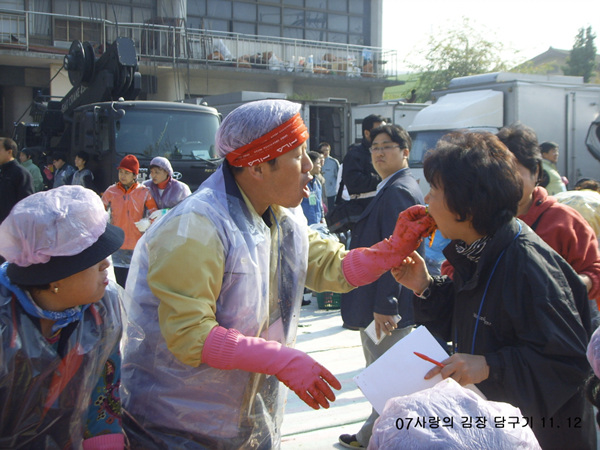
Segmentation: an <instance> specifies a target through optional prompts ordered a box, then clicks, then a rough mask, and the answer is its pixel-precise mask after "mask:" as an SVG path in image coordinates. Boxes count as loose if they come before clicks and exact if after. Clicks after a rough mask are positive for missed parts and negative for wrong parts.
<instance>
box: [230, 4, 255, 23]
mask: <svg viewBox="0 0 600 450" xmlns="http://www.w3.org/2000/svg"><path fill="white" fill-rule="evenodd" d="M233 18H234V19H238V20H248V21H252V22H254V21H256V5H253V4H251V3H242V2H234V4H233Z"/></svg>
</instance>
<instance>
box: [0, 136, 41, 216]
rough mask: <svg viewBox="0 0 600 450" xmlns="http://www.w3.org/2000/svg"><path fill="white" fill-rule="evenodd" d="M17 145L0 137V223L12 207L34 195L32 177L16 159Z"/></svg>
mask: <svg viewBox="0 0 600 450" xmlns="http://www.w3.org/2000/svg"><path fill="white" fill-rule="evenodd" d="M16 153H17V144H16V143H15V141H13V140H12V139H9V138H2V137H0V223H1V222H2V221H3V220H4V219H5V218H6V217H7V216H8V214H9V213H10V211H11V209H12V208H13V206H15V205H16V204H17V202H19V200H22V199H24V198H25V197H27V196H28V195H31V194H33V193H34V188H33V177H32V176H31V174H30V173H29V171H28V170H27V169H25V168H24V167H23V166H22V165H21V164H19V163H18V162H17V161H16V159H15V156H16Z"/></svg>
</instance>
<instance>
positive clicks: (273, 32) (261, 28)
mask: <svg viewBox="0 0 600 450" xmlns="http://www.w3.org/2000/svg"><path fill="white" fill-rule="evenodd" d="M257 34H259V35H260V36H273V37H279V36H281V29H280V28H279V27H278V26H275V25H260V24H259V25H258V33H257Z"/></svg>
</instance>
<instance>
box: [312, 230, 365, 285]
mask: <svg viewBox="0 0 600 450" xmlns="http://www.w3.org/2000/svg"><path fill="white" fill-rule="evenodd" d="M307 229H308V271H307V273H306V287H307V288H309V289H310V290H312V291H315V292H348V291H351V290H352V289H354V286H352V285H351V284H350V283H348V281H346V277H344V273H343V272H342V260H343V259H344V256H346V254H347V253H348V252H347V251H346V250H345V249H344V246H343V245H342V244H340V243H339V242H335V241H333V240H331V239H323V238H321V236H319V233H317V232H316V231H314V230H312V229H310V228H308V227H307Z"/></svg>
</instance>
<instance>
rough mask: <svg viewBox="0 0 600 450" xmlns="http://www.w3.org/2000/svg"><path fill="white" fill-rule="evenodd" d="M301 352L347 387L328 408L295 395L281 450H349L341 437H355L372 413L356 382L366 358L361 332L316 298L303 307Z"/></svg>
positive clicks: (290, 401)
mask: <svg viewBox="0 0 600 450" xmlns="http://www.w3.org/2000/svg"><path fill="white" fill-rule="evenodd" d="M296 348H298V349H300V350H302V351H304V352H306V353H308V354H309V355H310V356H312V357H313V358H314V359H315V360H317V361H318V362H320V363H321V364H323V365H324V366H325V367H327V368H328V369H329V370H330V371H331V372H332V373H333V374H334V375H335V376H336V377H337V378H338V380H340V383H341V384H342V389H341V391H335V392H336V401H335V402H334V403H333V404H332V405H331V407H330V408H329V409H327V410H325V409H320V410H318V411H315V410H313V409H312V408H309V407H308V406H307V405H306V404H305V403H304V402H303V401H302V400H300V399H299V398H298V397H297V396H296V394H294V393H293V392H290V393H289V395H288V403H287V407H286V411H285V416H284V419H283V427H282V439H281V441H282V442H281V448H282V450H293V449H314V450H319V449H332V448H338V449H340V448H344V447H342V446H341V445H340V444H339V443H338V436H339V435H340V434H342V433H349V434H354V433H356V432H357V431H358V430H359V429H360V426H361V425H362V423H363V422H364V420H365V419H366V418H367V417H368V416H369V414H370V413H371V406H370V404H369V402H368V401H367V400H366V399H365V398H364V397H363V395H362V393H361V391H360V390H359V389H358V387H357V386H356V384H354V381H352V378H353V377H354V376H355V375H356V374H358V373H359V372H360V371H362V370H363V369H364V366H365V359H364V356H363V352H362V346H361V343H360V336H359V333H358V332H357V331H350V330H347V329H345V328H342V319H341V317H340V311H339V310H323V309H318V307H317V300H316V298H314V297H313V299H312V303H311V304H310V305H308V306H303V307H302V310H301V316H300V326H299V328H298V338H297V344H296Z"/></svg>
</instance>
